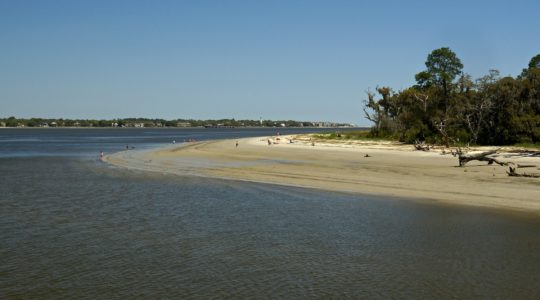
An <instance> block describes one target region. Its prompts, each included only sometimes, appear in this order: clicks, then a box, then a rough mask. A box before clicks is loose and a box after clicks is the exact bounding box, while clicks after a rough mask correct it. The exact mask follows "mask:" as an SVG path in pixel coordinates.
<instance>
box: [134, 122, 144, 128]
mask: <svg viewBox="0 0 540 300" xmlns="http://www.w3.org/2000/svg"><path fill="white" fill-rule="evenodd" d="M133 127H137V128H144V123H135V124H133Z"/></svg>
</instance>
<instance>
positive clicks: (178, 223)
mask: <svg viewBox="0 0 540 300" xmlns="http://www.w3.org/2000/svg"><path fill="white" fill-rule="evenodd" d="M0 174H2V178H1V181H0V205H1V209H0V245H1V246H0V294H1V296H2V298H18V297H22V298H38V299H42V298H55V299H58V298H92V299H95V298H116V299H124V298H132V297H151V298H182V299H186V298H187V299H189V298H203V299H206V298H367V297H369V298H415V299H416V298H493V297H497V298H521V299H524V298H526V299H538V298H539V297H540V283H539V282H540V280H539V279H540V219H538V218H537V217H534V216H527V215H520V214H513V215H509V214H506V213H503V212H497V211H490V210H485V209H484V210H482V209H475V208H462V207H452V206H437V205H430V204H421V203H413V202H410V201H404V200H392V199H381V198H371V197H365V196H358V195H348V194H339V193H329V192H322V191H316V190H306V189H300V188H289V187H279V186H273V185H264V184H254V183H244V182H234V181H220V180H212V179H203V178H193V177H178V176H168V175H159V174H153V173H143V172H136V171H126V170H122V169H117V168H114V167H110V166H108V165H106V164H102V163H100V162H98V161H96V160H95V158H90V157H83V158H73V157H72V158H69V157H25V158H16V157H10V158H0Z"/></svg>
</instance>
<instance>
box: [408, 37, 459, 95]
mask: <svg viewBox="0 0 540 300" xmlns="http://www.w3.org/2000/svg"><path fill="white" fill-rule="evenodd" d="M461 69H463V64H462V63H461V60H460V59H459V58H458V57H457V55H456V54H455V53H454V52H453V51H452V50H450V48H448V47H443V48H439V49H435V50H433V51H432V52H431V53H430V54H429V55H428V57H427V60H426V70H425V71H422V72H420V73H418V74H416V76H415V77H416V81H417V82H418V83H419V84H420V85H422V86H431V85H435V86H438V87H440V88H441V89H442V91H443V94H444V95H445V96H448V93H449V91H450V85H451V84H452V81H454V79H455V78H456V76H458V75H459V74H461Z"/></svg>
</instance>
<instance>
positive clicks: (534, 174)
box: [506, 166, 540, 178]
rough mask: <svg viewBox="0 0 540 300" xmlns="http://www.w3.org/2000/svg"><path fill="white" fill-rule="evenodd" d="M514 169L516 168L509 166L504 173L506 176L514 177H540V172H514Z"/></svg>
mask: <svg viewBox="0 0 540 300" xmlns="http://www.w3.org/2000/svg"><path fill="white" fill-rule="evenodd" d="M516 169H517V168H514V167H512V166H509V167H508V171H506V174H508V176H514V177H532V178H540V173H516Z"/></svg>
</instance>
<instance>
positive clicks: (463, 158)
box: [458, 149, 507, 167]
mask: <svg viewBox="0 0 540 300" xmlns="http://www.w3.org/2000/svg"><path fill="white" fill-rule="evenodd" d="M497 151H499V150H498V149H497V150H492V151H486V152H482V153H477V154H464V153H463V152H461V150H460V151H459V152H458V160H459V166H460V167H463V166H465V164H467V163H468V162H470V161H473V160H478V161H487V162H488V165H491V164H493V163H496V164H498V165H500V166H505V165H507V163H505V162H501V161H498V160H497V159H496V158H494V157H490V155H493V154H495V153H497Z"/></svg>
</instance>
